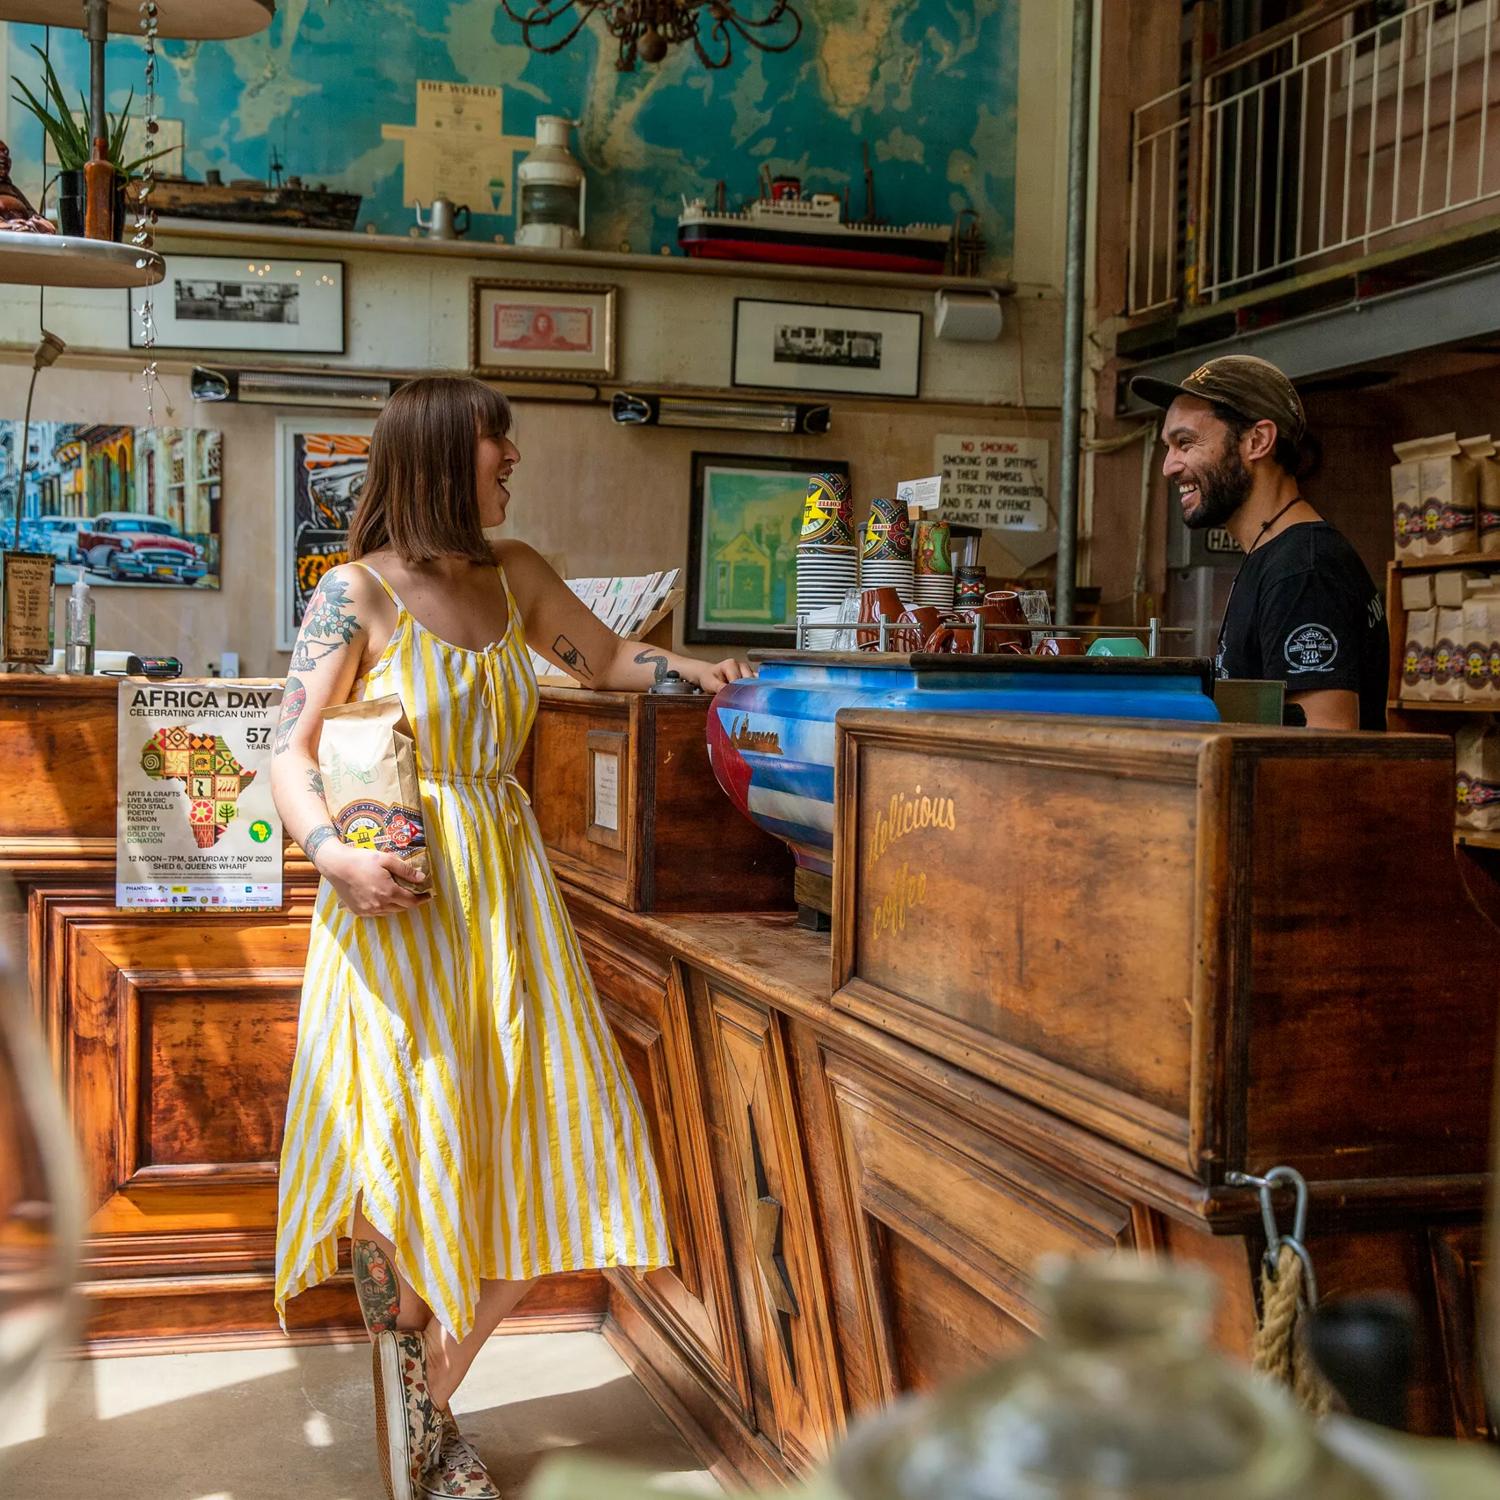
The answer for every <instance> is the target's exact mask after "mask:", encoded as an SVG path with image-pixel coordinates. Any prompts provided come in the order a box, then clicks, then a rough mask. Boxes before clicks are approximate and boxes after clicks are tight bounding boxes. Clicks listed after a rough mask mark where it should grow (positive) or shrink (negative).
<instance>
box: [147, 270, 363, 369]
mask: <svg viewBox="0 0 1500 1500" xmlns="http://www.w3.org/2000/svg"><path fill="white" fill-rule="evenodd" d="M148 298H149V299H150V303H151V319H152V322H153V323H154V324H155V325H156V347H157V348H158V349H232V350H238V351H245V352H258V353H265V354H342V353H343V352H344V263H343V262H342V261H338V260H264V259H261V258H259V257H256V258H251V257H249V256H235V255H169V256H167V274H166V276H165V277H164V278H163V279H162V281H161V282H160V284H159V285H157V286H154V287H149V288H147V287H137V288H134V289H133V290H132V291H131V293H130V347H131V348H132V349H143V348H145V347H146V338H145V329H144V327H143V326H142V321H141V312H142V309H143V308H144V307H145V305H146V302H147V299H148Z"/></svg>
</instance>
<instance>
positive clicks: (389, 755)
mask: <svg viewBox="0 0 1500 1500" xmlns="http://www.w3.org/2000/svg"><path fill="white" fill-rule="evenodd" d="M318 771H319V773H320V774H321V776H322V778H323V797H324V800H325V801H326V802H327V804H328V812H329V815H330V816H331V817H332V819H333V826H334V828H335V830H336V831H337V832H338V836H339V837H340V838H341V839H342V840H343V841H344V842H345V843H346V844H357V845H358V846H359V847H360V848H361V849H377V850H379V851H380V852H381V853H382V854H398V855H400V856H401V858H402V859H404V860H406V861H407V862H408V863H409V864H413V865H416V866H417V868H418V869H420V870H421V871H422V875H423V878H424V879H425V878H426V877H427V875H428V863H427V836H426V832H425V830H424V828H423V826H422V793H421V788H420V786H419V784H418V782H417V757H416V749H415V745H414V744H413V741H412V737H411V725H410V724H408V723H407V721H406V715H405V713H404V712H403V711H402V708H401V699H400V697H399V696H398V695H397V694H395V693H390V694H388V695H387V696H385V697H383V698H366V699H365V700H364V701H363V702H359V703H343V704H340V705H339V706H338V707H336V708H325V709H324V710H323V730H322V734H321V736H320V738H319V740H318Z"/></svg>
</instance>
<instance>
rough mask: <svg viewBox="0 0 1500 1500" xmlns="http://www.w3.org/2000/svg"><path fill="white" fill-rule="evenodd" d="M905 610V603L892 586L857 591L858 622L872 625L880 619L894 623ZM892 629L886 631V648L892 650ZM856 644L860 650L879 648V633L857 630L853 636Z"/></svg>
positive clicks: (876, 649) (875, 649)
mask: <svg viewBox="0 0 1500 1500" xmlns="http://www.w3.org/2000/svg"><path fill="white" fill-rule="evenodd" d="M905 611H906V605H905V604H903V603H902V601H901V595H900V594H898V593H897V592H896V590H895V589H893V588H888V587H882V588H874V589H861V590H860V591H859V623H860V624H861V625H873V624H876V623H877V622H878V621H880V620H889V621H890V622H891V623H892V624H895V623H896V622H897V621H898V620H899V619H900V618H901V616H902V615H903V614H904V613H905ZM894 634H895V632H894V631H887V632H886V650H888V651H890V650H894V649H895V647H894V646H893V645H892V644H891V642H892V637H893V636H894ZM854 639H855V642H856V644H857V645H858V646H859V649H860V650H861V651H878V650H880V634H879V632H878V631H874V630H859V631H856V632H855V636H854Z"/></svg>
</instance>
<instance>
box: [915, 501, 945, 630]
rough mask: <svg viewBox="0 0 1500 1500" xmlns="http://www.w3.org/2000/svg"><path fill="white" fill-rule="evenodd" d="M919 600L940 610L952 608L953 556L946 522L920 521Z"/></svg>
mask: <svg viewBox="0 0 1500 1500" xmlns="http://www.w3.org/2000/svg"><path fill="white" fill-rule="evenodd" d="M914 563H915V566H916V583H915V591H916V602H917V603H918V604H932V605H935V606H936V607H937V608H938V609H952V608H953V555H952V553H951V552H950V551H949V548H948V523H947V522H946V521H918V522H917V539H916V556H915V558H914Z"/></svg>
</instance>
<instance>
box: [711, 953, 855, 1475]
mask: <svg viewBox="0 0 1500 1500" xmlns="http://www.w3.org/2000/svg"><path fill="white" fill-rule="evenodd" d="M690 982H691V984H692V986H693V990H694V993H693V996H692V999H693V1009H694V1014H695V1016H697V1017H700V1018H701V1019H702V1021H703V1022H704V1023H705V1026H706V1032H707V1035H706V1037H705V1042H706V1046H705V1049H704V1050H705V1052H706V1053H707V1056H706V1058H705V1068H706V1072H707V1074H708V1077H709V1081H710V1087H711V1090H712V1096H713V1097H712V1102H711V1109H712V1112H713V1120H714V1126H715V1133H716V1136H717V1140H716V1147H717V1154H718V1157H719V1171H720V1176H721V1180H722V1185H723V1189H724V1205H725V1210H726V1212H727V1214H728V1217H729V1225H730V1234H731V1241H732V1244H733V1247H734V1252H735V1257H734V1263H735V1272H736V1276H737V1279H738V1284H739V1291H740V1302H741V1305H742V1306H743V1308H744V1310H745V1325H746V1327H745V1332H746V1337H747V1341H748V1344H749V1350H750V1356H751V1363H752V1369H753V1373H754V1375H755V1378H756V1392H755V1394H756V1421H757V1423H758V1425H759V1427H760V1428H761V1430H762V1431H763V1432H765V1433H766V1435H767V1436H768V1437H770V1438H771V1440H772V1441H773V1442H774V1443H775V1444H776V1446H777V1447H778V1448H779V1449H780V1450H781V1453H782V1454H783V1456H784V1457H785V1458H786V1460H787V1462H788V1463H789V1464H790V1465H791V1466H792V1467H793V1468H794V1469H797V1470H805V1469H808V1468H810V1467H812V1466H813V1465H814V1464H815V1463H817V1461H818V1460H819V1459H820V1458H821V1457H822V1456H823V1455H824V1454H825V1453H826V1451H827V1447H828V1443H829V1440H830V1439H831V1438H832V1437H834V1436H835V1435H836V1434H837V1433H838V1431H839V1430H840V1429H841V1428H842V1425H843V1404H842V1401H841V1399H840V1397H839V1394H838V1365H837V1357H836V1353H835V1347H834V1342H833V1338H832V1334H831V1329H830V1324H829V1318H828V1306H827V1292H826V1287H825V1284H824V1276H823V1269H822V1257H821V1255H820V1254H819V1250H818V1244H817V1238H816V1232H815V1230H814V1226H813V1219H812V1211H811V1205H810V1201H809V1198H808V1188H807V1179H806V1170H805V1166H804V1162H803V1156H802V1143H801V1139H800V1134H799V1131H798V1128H797V1120H796V1113H795V1110H794V1108H793V1104H792V1096H791V1089H790V1085H789V1080H788V1074H787V1060H786V1050H785V1041H784V1038H783V1036H782V1027H783V1025H784V1024H785V1023H784V1021H783V1020H782V1018H781V1017H779V1016H777V1015H775V1014H774V1013H773V1012H771V1011H770V1010H768V1009H767V1008H766V1007H764V1006H762V1005H758V1004H755V1003H753V1002H751V1001H749V1000H746V999H743V998H742V997H740V996H739V995H736V994H734V993H732V992H730V991H728V990H723V989H718V988H716V987H714V986H712V985H709V984H708V983H707V982H705V981H704V979H703V978H702V976H700V975H698V974H693V975H692V976H691V981H690Z"/></svg>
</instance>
